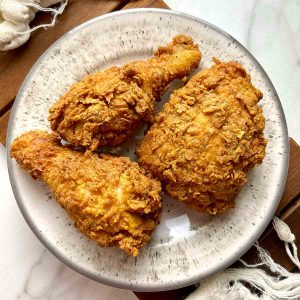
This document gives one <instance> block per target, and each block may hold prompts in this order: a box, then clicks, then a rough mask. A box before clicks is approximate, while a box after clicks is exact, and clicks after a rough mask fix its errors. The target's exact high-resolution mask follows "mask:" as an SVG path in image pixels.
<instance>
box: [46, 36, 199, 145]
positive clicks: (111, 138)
mask: <svg viewBox="0 0 300 300" xmlns="http://www.w3.org/2000/svg"><path fill="white" fill-rule="evenodd" d="M200 59H201V53H200V51H199V49H198V47H197V46H196V45H195V44H194V43H193V41H192V39H191V38H190V37H186V36H184V35H179V36H176V37H175V38H174V39H173V41H172V42H171V43H170V44H169V45H167V46H166V47H160V48H158V50H157V51H156V53H155V56H154V57H153V58H150V59H149V60H147V61H135V62H131V63H128V64H126V65H124V66H122V67H113V68H110V69H107V70H104V71H102V72H98V73H93V74H90V75H87V76H86V77H84V78H83V79H82V81H80V82H77V83H75V84H74V85H72V86H71V88H70V89H69V91H68V92H67V93H66V94H64V95H63V96H62V97H61V98H60V99H59V100H58V101H57V102H56V103H55V104H54V105H53V106H52V107H51V108H50V110H49V112H50V116H49V121H50V123H51V128H52V130H53V131H56V132H58V133H59V134H60V136H61V137H62V138H63V139H65V140H67V141H68V142H70V143H71V144H73V145H75V146H83V147H85V148H89V149H91V150H95V149H96V148H97V147H99V146H104V145H108V146H116V145H118V144H121V143H123V142H125V141H126V140H127V139H128V138H129V137H130V136H131V135H132V134H133V132H134V131H135V129H136V128H137V127H138V126H139V125H140V123H141V122H142V121H146V122H148V121H150V120H151V119H152V118H153V115H154V109H155V102H156V101H158V100H159V98H160V95H161V94H162V93H163V92H164V90H165V88H166V87H167V85H168V84H169V83H170V82H171V81H173V80H174V79H179V78H182V77H184V76H187V75H189V73H190V72H191V71H192V70H193V69H194V68H196V67H197V66H198V64H199V62H200Z"/></svg>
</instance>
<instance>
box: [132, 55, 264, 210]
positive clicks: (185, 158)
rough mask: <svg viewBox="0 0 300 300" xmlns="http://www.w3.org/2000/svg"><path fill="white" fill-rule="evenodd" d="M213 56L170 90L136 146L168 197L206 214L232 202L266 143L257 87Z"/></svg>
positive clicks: (226, 207)
mask: <svg viewBox="0 0 300 300" xmlns="http://www.w3.org/2000/svg"><path fill="white" fill-rule="evenodd" d="M214 61H215V65H213V66H212V67H211V68H209V69H205V70H203V71H201V72H199V73H198V74H197V75H195V76H194V77H192V79H191V80H190V81H189V82H188V83H187V84H186V86H184V87H183V88H181V89H179V90H177V91H175V92H174V93H173V94H172V95H171V97H170V100H169V102H168V103H166V104H165V105H164V107H163V110H162V111H161V112H160V113H159V114H158V116H157V117H156V120H155V123H154V125H153V126H152V127H151V128H150V130H149V131H148V133H147V134H146V136H145V138H144V139H143V140H142V142H141V143H140V144H139V145H138V147H137V149H136V152H137V155H138V157H139V163H140V164H141V165H142V166H143V167H144V168H145V169H146V170H148V171H150V172H151V173H152V174H153V175H154V176H156V177H157V178H159V179H160V180H161V181H162V183H163V186H165V189H166V191H167V192H168V193H169V194H170V195H171V196H172V197H174V198H176V199H178V200H179V201H182V202H184V203H185V204H187V205H188V206H190V207H191V208H193V209H195V210H197V211H199V212H206V213H210V214H217V213H220V212H226V211H227V210H229V209H230V208H233V207H234V205H235V201H234V200H235V197H236V195H237V193H238V192H239V190H240V189H241V187H242V186H243V185H244V184H245V183H246V181H247V171H248V170H249V169H251V168H253V167H254V166H255V165H256V164H260V163H261V162H262V160H263V158H264V156H265V148H266V143H267V140H266V139H265V138H264V135H263V130H264V127H265V119H264V117H263V114H262V110H261V108H260V107H259V106H258V101H259V100H260V99H261V98H262V97H263V95H262V93H261V91H260V90H258V89H256V88H255V87H254V86H253V85H252V84H251V78H250V76H249V74H247V73H246V71H245V70H244V68H243V67H242V66H241V65H240V64H239V63H236V62H227V63H222V62H220V61H218V60H217V59H214Z"/></svg>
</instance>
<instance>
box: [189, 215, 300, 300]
mask: <svg viewBox="0 0 300 300" xmlns="http://www.w3.org/2000/svg"><path fill="white" fill-rule="evenodd" d="M273 226H274V229H275V231H276V233H277V235H278V237H279V238H280V239H281V240H282V241H283V242H284V243H285V249H286V252H287V255H288V256H289V258H290V259H291V261H292V262H293V263H294V264H295V266H296V267H297V268H298V269H299V270H300V263H299V258H298V254H297V246H296V244H295V236H294V234H293V233H292V232H291V230H290V228H289V226H288V225H287V224H286V223H284V222H283V221H282V220H280V219H279V218H277V217H274V218H273ZM255 247H256V249H257V251H258V255H259V258H260V263H257V264H247V263H246V262H245V261H243V260H242V259H240V262H241V263H242V264H243V265H244V268H229V269H227V270H225V271H223V272H221V273H218V274H216V275H213V276H211V277H209V278H208V279H206V280H204V281H203V282H201V283H200V284H199V286H198V288H197V290H195V291H194V292H193V293H192V294H190V295H189V296H188V297H187V298H186V299H187V300H211V299H214V300H225V299H230V300H243V299H247V300H258V299H259V300H284V299H285V300H290V299H300V273H299V272H297V273H291V272H289V271H288V270H286V269H285V268H284V267H282V266H281V265H279V264H278V263H276V262H275V261H274V260H273V259H272V257H271V256H270V254H269V253H268V252H267V251H266V250H264V249H263V248H261V247H260V246H259V244H258V243H255ZM291 249H292V251H291ZM262 268H263V269H262Z"/></svg>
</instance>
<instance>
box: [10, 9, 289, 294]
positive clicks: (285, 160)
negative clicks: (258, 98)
mask: <svg viewBox="0 0 300 300" xmlns="http://www.w3.org/2000/svg"><path fill="white" fill-rule="evenodd" d="M139 12H159V13H163V14H167V15H170V14H171V15H179V16H182V17H184V18H188V19H191V20H194V21H197V22H200V23H202V24H203V25H206V26H207V27H210V28H212V29H214V30H216V31H218V32H219V33H221V34H223V35H225V36H227V37H228V38H230V39H232V40H233V41H234V42H235V43H236V44H237V45H238V46H239V47H241V48H242V49H243V50H244V51H245V52H246V53H247V55H248V56H249V57H250V58H251V59H252V60H253V62H254V63H255V64H256V66H257V68H258V69H259V70H260V71H261V72H262V74H263V75H264V76H265V79H266V81H267V82H268V84H269V85H270V87H271V88H272V90H273V92H274V94H275V95H276V98H277V99H278V100H279V96H278V94H277V92H276V89H275V87H274V86H273V84H272V82H271V80H270V78H269V76H268V75H267V73H266V72H265V70H264V69H263V67H262V66H261V65H260V63H259V62H258V61H257V60H256V58H255V57H254V56H253V55H252V54H251V53H250V52H249V51H248V50H247V49H246V48H245V47H244V46H243V45H242V44H241V43H240V42H239V41H237V40H236V39H235V38H234V37H232V36H231V35H230V34H228V33H227V32H225V31H224V30H222V29H220V28H219V27H217V26H215V25H213V24H211V23H209V22H207V21H205V20H203V19H201V18H198V17H195V16H191V15H189V14H185V13H181V12H177V11H173V10H167V9H158V8H135V9H128V10H121V11H117V12H112V13H108V14H105V15H102V16H99V17H96V18H93V19H91V20H89V21H87V22H85V23H83V24H81V25H79V26H77V27H75V28H74V29H72V30H70V31H68V32H67V33H65V34H64V35H63V36H62V37H60V38H59V39H58V40H57V41H55V42H54V43H53V44H52V45H51V46H50V47H49V48H48V49H47V50H46V51H45V52H44V53H43V54H42V55H41V56H40V58H39V59H38V60H37V61H36V62H35V64H34V65H33V67H32V68H31V70H30V71H29V73H28V74H27V76H26V78H25V79H24V81H23V83H22V85H21V87H20V89H19V91H18V94H17V96H16V99H15V102H14V105H13V108H12V111H11V114H10V118H9V124H8V130H7V166H8V173H9V178H10V182H11V186H12V190H13V193H14V196H15V198H16V201H17V204H18V206H19V209H20V211H21V213H22V215H23V217H24V219H25V221H26V222H27V224H28V225H29V227H30V228H31V230H32V231H33V233H34V234H35V235H36V236H37V238H38V239H39V240H40V241H41V243H42V244H43V245H44V246H45V247H46V248H47V249H48V250H49V251H50V252H51V253H52V254H53V255H54V256H55V257H56V258H58V259H59V260H60V261H61V262H63V263H64V264H66V265H67V266H69V267H70V268H72V269H73V270H75V271H77V272H78V273H80V274H82V275H84V276H86V277H88V278H90V279H93V280H95V281H98V282H101V283H104V284H107V285H110V286H113V287H117V288H123V289H129V290H134V291H147V292H155V291H166V290H172V289H178V288H182V287H185V286H188V285H192V284H195V283H197V282H199V281H201V280H202V279H205V278H207V277H208V276H211V275H213V274H215V273H217V272H220V271H222V270H224V269H226V268H227V267H228V266H230V265H231V264H232V263H233V262H235V261H236V260H238V259H239V258H240V257H241V256H242V255H243V254H244V253H246V252H247V251H248V250H249V249H250V247H251V246H252V245H253V244H254V243H255V242H256V241H257V239H258V238H259V237H260V236H261V235H262V233H263V232H264V230H265V229H266V227H267V226H268V224H269V222H270V220H271V219H272V217H273V216H274V214H275V211H276V208H277V206H278V204H279V201H280V199H281V196H282V194H283V190H284V187H285V182H286V178H287V174H288V166H289V152H290V149H289V139H288V130H287V124H286V119H285V115H284V111H283V108H282V105H281V102H280V100H279V101H278V103H277V104H278V109H279V113H280V117H281V120H282V123H281V127H282V130H283V133H284V134H283V138H284V139H285V141H286V142H285V145H284V147H285V148H284V151H283V155H282V168H281V178H282V181H281V184H280V185H279V186H278V187H277V193H276V197H275V198H276V199H273V207H272V209H270V211H269V212H268V214H267V215H266V216H265V218H264V220H263V221H262V223H261V224H260V226H258V227H257V230H256V232H255V234H254V235H253V236H252V238H250V239H249V240H248V243H246V244H245V245H244V247H242V248H240V250H239V251H238V252H236V253H234V255H231V256H228V257H227V259H224V260H223V261H222V262H221V263H220V264H219V265H218V266H216V267H215V268H212V269H209V271H207V272H203V273H202V274H200V276H199V275H198V276H197V275H194V276H191V277H188V278H186V279H184V280H179V281H174V282H172V283H171V284H168V283H165V284H161V285H159V286H154V285H149V284H136V285H132V284H131V283H130V282H128V281H127V282H125V281H124V282H120V280H118V278H115V280H112V279H107V278H103V277H99V276H96V275H94V274H91V273H90V272H87V271H86V270H84V269H83V268H81V267H80V266H78V265H77V264H76V263H74V262H73V261H72V260H71V259H70V258H68V257H65V256H63V255H61V254H59V253H58V252H57V251H56V249H55V247H53V245H51V244H50V243H48V242H47V240H46V239H45V238H44V234H43V233H41V232H40V231H39V230H38V228H37V227H36V226H35V225H34V222H33V220H32V218H31V216H30V214H29V213H28V211H27V210H26V208H25V206H24V203H23V200H22V196H21V193H20V189H19V187H18V186H17V183H16V180H15V173H14V165H13V163H12V162H13V160H12V159H11V158H10V155H9V149H10V145H11V143H12V142H13V140H12V134H11V132H12V120H13V119H14V116H15V113H16V110H17V106H18V102H19V99H20V95H21V94H22V93H23V91H24V90H25V89H26V85H27V83H28V81H29V79H30V78H31V75H32V74H33V73H34V71H35V69H36V67H37V66H38V65H39V63H40V62H41V61H42V60H43V58H44V57H45V56H46V55H47V54H48V52H50V51H51V50H52V48H54V47H55V46H57V45H58V44H59V43H62V42H63V40H64V39H65V38H66V36H68V35H73V34H75V33H77V32H80V30H81V29H83V28H85V27H88V26H90V25H91V24H93V23H95V22H98V21H99V20H103V19H107V18H111V17H114V16H118V15H123V14H131V13H139Z"/></svg>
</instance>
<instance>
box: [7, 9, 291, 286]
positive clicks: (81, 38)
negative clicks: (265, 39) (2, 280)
mask: <svg viewBox="0 0 300 300" xmlns="http://www.w3.org/2000/svg"><path fill="white" fill-rule="evenodd" d="M180 33H184V34H187V35H190V36H192V37H193V39H194V41H195V42H196V43H198V44H199V46H200V48H201V51H202V53H203V60H202V62H201V65H200V68H199V69H203V68H205V67H209V66H210V65H211V64H212V62H211V57H212V56H216V57H218V58H220V59H221V60H225V61H226V60H236V61H239V62H241V63H242V64H243V65H244V66H245V68H246V69H247V70H248V71H249V72H250V74H251V76H252V78H253V83H254V84H255V85H256V86H257V87H258V88H260V89H261V90H262V91H263V93H264V98H263V100H262V101H261V103H260V105H261V106H262V107H263V111H264V114H265V116H266V129H265V134H266V136H267V137H268V139H269V143H268V146H267V155H266V158H265V160H264V162H263V164H262V165H261V166H258V167H256V168H255V169H254V170H253V171H252V172H251V173H250V174H249V180H248V184H247V185H246V186H245V187H244V188H243V190H242V191H241V193H240V194H239V196H238V199H237V206H236V208H235V209H233V210H232V211H230V212H229V213H227V214H224V215H221V216H215V217H212V216H207V215H201V214H197V213H195V212H193V211H191V210H189V209H187V208H186V207H184V206H183V205H181V204H180V203H178V202H176V201H174V200H172V199H168V198H167V197H166V196H163V213H162V220H161V224H160V225H159V226H158V228H157V230H156V232H155V234H154V236H153V238H152V240H151V242H150V243H149V244H148V245H147V246H145V247H144V248H143V250H142V251H141V254H140V256H139V257H138V258H133V257H128V256H127V255H126V254H124V253H123V252H122V251H120V250H118V249H113V248H101V247H100V246H98V245H97V244H96V243H95V242H93V241H91V240H88V239H87V238H85V237H84V236H83V235H82V234H81V233H79V232H78V231H77V230H76V229H75V228H74V227H73V226H70V225H71V220H70V219H69V218H68V217H67V215H66V212H65V211H64V210H63V209H62V208H61V207H60V206H59V205H58V204H57V203H56V202H55V201H54V200H53V199H51V195H50V192H49V189H48V188H47V187H46V186H45V185H43V184H42V183H40V182H37V181H34V180H32V179H31V178H30V177H29V176H28V174H27V173H26V172H25V171H23V170H21V169H20V168H19V167H18V165H17V164H16V163H15V161H12V160H10V159H9V158H8V167H9V173H10V178H11V183H12V187H13V190H14V193H15V196H16V199H17V201H18V204H19V207H20V209H21V211H22V213H23V215H24V217H25V219H26V220H27V222H28V224H29V226H30V227H31V228H32V230H33V231H34V233H35V234H36V235H37V236H38V238H39V239H40V240H41V241H42V242H43V243H44V245H45V246H46V247H47V248H48V249H49V250H50V251H51V252H52V253H53V254H54V255H55V256H56V257H58V258H59V259H60V260H62V261H63V262H64V263H66V264H67V265H68V266H70V267H71V268H73V269H75V270H77V271H78V272H80V273H82V274H84V275H86V276H88V277H90V278H92V279H95V280H97V281H99V282H103V283H106V284H109V285H112V286H116V287H120V288H126V289H132V290H139V291H158V290H168V289H175V288H179V287H183V286H186V285H189V284H192V283H195V282H198V281H200V280H201V279H203V278H205V277H207V276H209V275H211V274H213V273H215V272H217V271H220V270H222V269H224V268H226V267H227V266H229V265H230V264H232V263H233V262H234V261H235V260H236V259H238V258H239V257H240V256H241V255H242V254H243V253H244V252H245V251H246V250H247V249H248V248H249V247H250V246H251V245H252V244H253V243H254V242H255V241H256V240H257V238H258V237H259V236H260V235H261V233H262V232H263V231H264V229H265V227H266V225H267V224H268V223H269V221H270V220H271V218H272V216H273V214H274V212H275V209H276V207H277V204H278V201H279V199H280V197H281V194H282V191H283V188H284V184H285V179H286V174H287V166H288V152H289V149H288V135H287V128H286V123H285V118H284V114H283V111H282V107H281V105H280V101H279V99H278V96H277V94H276V91H275V89H274V87H273V85H272V83H271V82H270V79H269V78H268V76H267V74H266V73H265V72H264V70H263V69H262V67H261V66H260V65H259V63H258V62H257V61H256V60H255V59H254V58H253V56H252V55H251V54H250V53H249V52H248V51H247V50H246V49H245V48H244V47H243V46H242V45H240V44H239V43H238V42H237V41H236V40H234V39H233V38H232V37H231V36H229V35H228V34H226V33H225V32H223V31H222V30H220V29H218V28H216V27H215V26H213V25H210V24H208V23H207V22H205V21H202V20H200V19H197V18H195V17H192V16H188V15H184V14H180V13H176V12H172V11H168V10H157V9H139V10H127V11H120V12H117V13H112V14H108V15H105V16H102V17H99V18H96V19H93V20H91V21H89V22H87V23H84V24H82V25H81V26H79V27H77V28H75V29H74V30H72V31H70V32H69V33H67V34H65V35H64V36H63V37H62V38H61V39H59V40H58V41H57V42H56V43H55V44H54V45H52V46H51V47H50V48H49V49H48V50H47V51H46V52H45V54H44V55H43V56H42V57H41V58H40V59H39V60H38V62H37V63H36V64H35V65H34V67H33V68H32V70H31V71H30V73H29V74H28V76H27V78H26V80H25V82H24V83H23V85H22V87H21V89H20V91H19V94H18V97H17V100H16V102H15V105H14V107H13V112H12V114H11V118H10V123H9V137H8V148H9V145H10V144H11V142H12V141H13V139H14V138H15V137H17V136H19V135H20V134H21V133H23V132H26V131H28V130H31V129H37V128H39V129H45V130H49V123H48V121H47V117H48V108H49V107H50V105H52V103H53V102H54V101H55V100H57V99H58V98H59V96H60V95H62V94H63V93H64V92H65V91H66V90H67V88H68V87H69V86H70V85H71V84H72V83H73V82H74V81H76V80H79V79H80V78H81V77H83V76H84V75H86V74H87V73H89V72H93V71H97V70H101V69H104V68H107V67H109V66H113V65H119V64H122V63H124V62H128V61H130V60H133V59H143V58H146V57H148V56H150V55H151V53H152V52H153V49H156V48H157V46H159V45H164V44H166V43H168V42H169V41H170V40H171V38H172V37H173V36H175V35H176V34H180ZM175 86H176V83H175V84H173V86H172V88H174V87H175ZM168 94H169V92H168ZM167 99H168V95H165V96H164V98H163V101H162V103H164V102H165V101H166V100H167ZM142 132H143V131H140V133H138V134H137V135H136V137H135V139H139V138H142ZM134 145H135V140H133V141H131V142H130V143H128V144H127V145H125V146H124V147H122V148H121V149H118V151H120V152H121V153H123V154H124V155H129V156H130V157H131V158H133V159H135V156H134V154H133V151H134Z"/></svg>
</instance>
